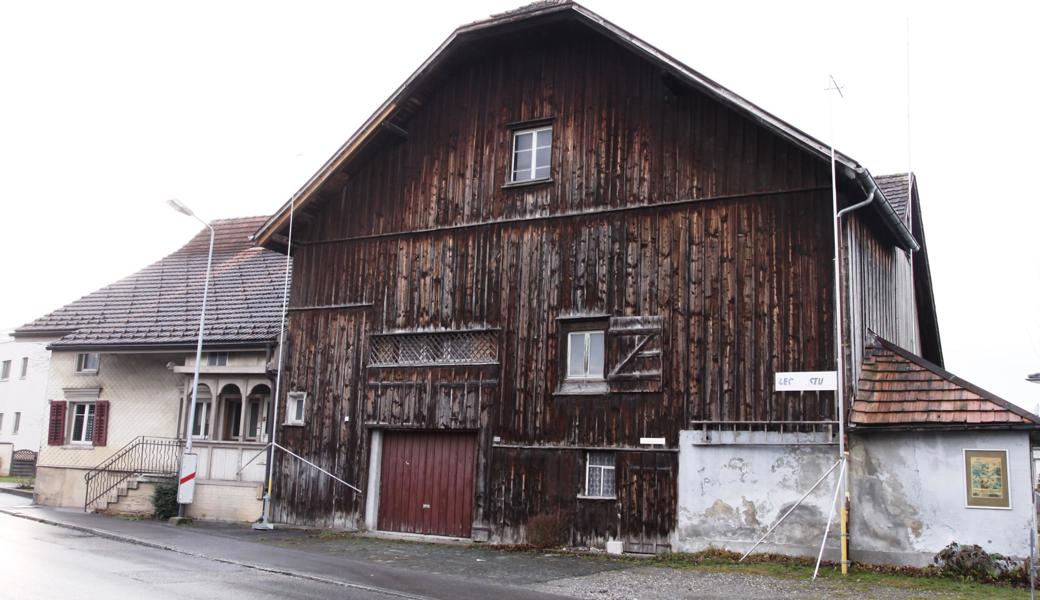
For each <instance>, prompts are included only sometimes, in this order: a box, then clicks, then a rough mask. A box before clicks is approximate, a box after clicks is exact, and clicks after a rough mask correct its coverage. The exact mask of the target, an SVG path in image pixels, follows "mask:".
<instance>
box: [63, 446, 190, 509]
mask: <svg viewBox="0 0 1040 600" xmlns="http://www.w3.org/2000/svg"><path fill="white" fill-rule="evenodd" d="M183 447H184V440H179V439H176V438H162V437H146V436H138V437H136V438H134V439H133V441H131V442H130V443H129V444H127V445H126V446H123V447H122V448H121V449H120V450H119V451H118V452H116V453H115V454H114V455H113V456H112V457H111V458H109V459H108V460H106V461H104V462H103V463H101V464H99V465H98V466H96V467H94V468H93V469H91V470H90V471H88V472H87V474H86V475H85V476H84V479H86V482H87V490H86V494H85V498H84V501H83V510H90V509H91V508H92V507H95V506H97V505H99V504H100V503H101V502H102V501H103V500H105V499H106V498H107V497H108V495H109V493H111V492H112V490H114V489H116V488H117V487H119V486H120V485H121V484H123V483H124V482H126V481H127V480H129V479H131V478H132V477H138V476H141V475H154V476H156V477H174V476H176V475H177V472H178V469H179V468H180V460H181V449H182V448H183Z"/></svg>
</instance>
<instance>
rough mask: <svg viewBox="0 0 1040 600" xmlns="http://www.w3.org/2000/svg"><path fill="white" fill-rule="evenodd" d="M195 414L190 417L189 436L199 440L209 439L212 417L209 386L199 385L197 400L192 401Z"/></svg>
mask: <svg viewBox="0 0 1040 600" xmlns="http://www.w3.org/2000/svg"><path fill="white" fill-rule="evenodd" d="M193 406H194V410H195V414H194V416H193V417H192V419H193V420H192V424H191V437H193V438H196V439H201V440H207V439H209V432H210V419H211V418H212V417H213V395H212V393H211V392H210V390H209V386H206V385H200V386H199V398H198V401H197V402H195V403H193Z"/></svg>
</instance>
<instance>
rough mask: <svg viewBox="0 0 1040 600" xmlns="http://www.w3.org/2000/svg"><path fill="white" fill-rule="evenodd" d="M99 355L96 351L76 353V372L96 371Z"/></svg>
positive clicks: (99, 361)
mask: <svg viewBox="0 0 1040 600" xmlns="http://www.w3.org/2000/svg"><path fill="white" fill-rule="evenodd" d="M100 363H101V355H100V354H98V353H97V352H81V353H79V354H77V355H76V372H77V373H97V372H98V365H99V364H100Z"/></svg>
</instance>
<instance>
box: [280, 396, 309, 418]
mask: <svg viewBox="0 0 1040 600" xmlns="http://www.w3.org/2000/svg"><path fill="white" fill-rule="evenodd" d="M306 405H307V392H289V405H288V406H287V407H286V410H285V424H286V425H303V415H304V410H305V409H306Z"/></svg>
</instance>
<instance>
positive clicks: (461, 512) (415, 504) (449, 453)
mask: <svg viewBox="0 0 1040 600" xmlns="http://www.w3.org/2000/svg"><path fill="white" fill-rule="evenodd" d="M476 456H477V436H476V435H475V434H471V433H461V434H460V433H440V432H436V433H435V432H419V433H402V432H386V433H385V434H384V435H383V456H382V468H381V470H380V475H379V519H378V520H379V523H378V526H379V529H381V530H383V531H400V532H404V533H422V534H428V535H450V536H456V537H469V536H470V525H471V524H472V522H473V473H474V465H475V461H476Z"/></svg>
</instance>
